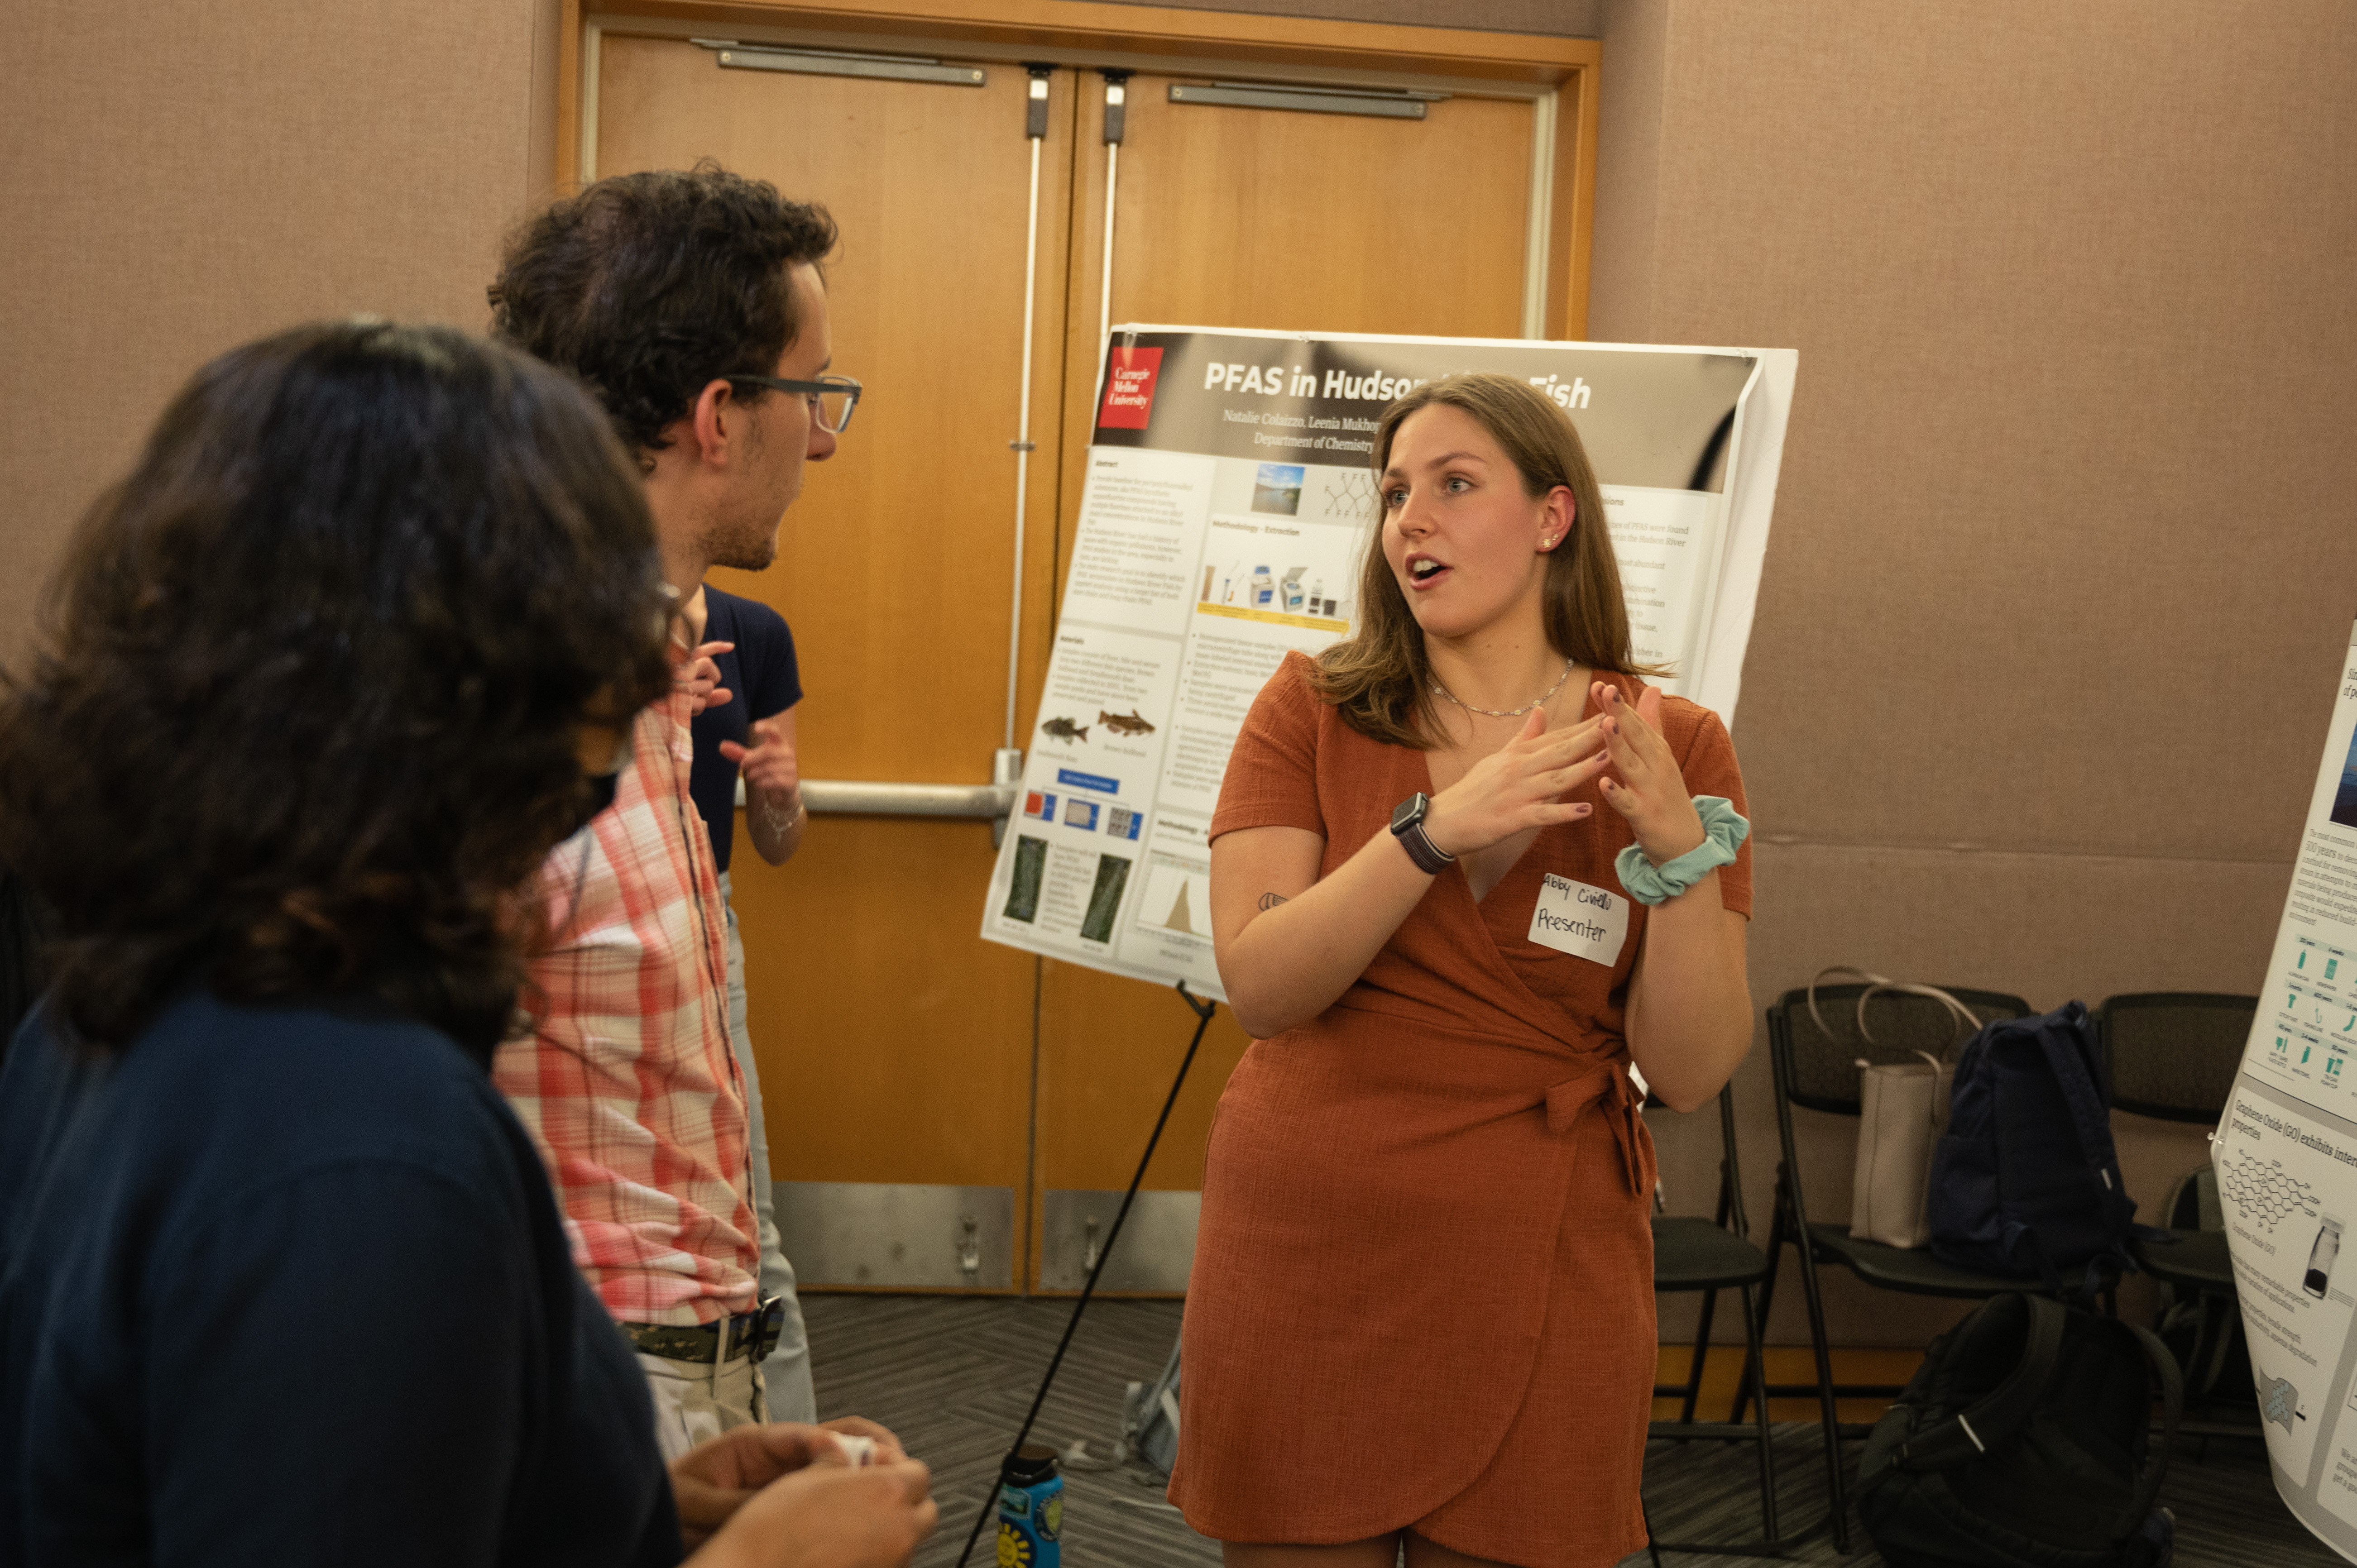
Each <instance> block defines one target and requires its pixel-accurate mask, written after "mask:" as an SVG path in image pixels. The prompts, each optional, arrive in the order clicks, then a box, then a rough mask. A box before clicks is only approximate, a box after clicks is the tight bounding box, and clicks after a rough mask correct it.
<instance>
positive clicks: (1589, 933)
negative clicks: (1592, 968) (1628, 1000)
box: [1531, 871, 1629, 969]
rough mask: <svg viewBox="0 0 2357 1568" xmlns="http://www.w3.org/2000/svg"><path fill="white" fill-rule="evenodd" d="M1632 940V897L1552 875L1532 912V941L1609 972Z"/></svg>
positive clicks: (1549, 873) (1548, 875) (1548, 877)
mask: <svg viewBox="0 0 2357 1568" xmlns="http://www.w3.org/2000/svg"><path fill="white" fill-rule="evenodd" d="M1531 940H1533V941H1534V942H1536V943H1538V944H1539V945H1540V946H1541V947H1547V948H1553V949H1555V951H1557V952H1567V953H1569V954H1570V955H1571V956H1572V957H1574V958H1584V959H1588V960H1591V961H1594V962H1597V963H1600V964H1603V965H1604V966H1605V967H1606V968H1608V969H1609V968H1610V967H1611V966H1612V965H1613V964H1614V963H1616V962H1618V961H1620V944H1621V943H1622V942H1625V941H1627V940H1629V896H1628V895H1627V894H1625V893H1607V892H1606V891H1604V889H1603V888H1601V887H1590V886H1588V885H1587V883H1585V882H1574V881H1572V880H1571V879H1570V878H1569V877H1567V876H1557V875H1555V873H1554V872H1552V871H1550V872H1548V873H1547V874H1546V880H1545V881H1544V883H1542V884H1541V885H1540V887H1539V904H1538V908H1535V909H1534V910H1532V911H1531Z"/></svg>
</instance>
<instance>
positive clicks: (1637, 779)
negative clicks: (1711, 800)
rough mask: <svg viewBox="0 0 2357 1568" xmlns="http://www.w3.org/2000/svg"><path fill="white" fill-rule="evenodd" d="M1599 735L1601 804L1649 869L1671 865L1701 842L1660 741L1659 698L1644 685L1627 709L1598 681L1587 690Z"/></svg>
mask: <svg viewBox="0 0 2357 1568" xmlns="http://www.w3.org/2000/svg"><path fill="white" fill-rule="evenodd" d="M1590 692H1591V694H1592V695H1593V696H1594V698H1595V702H1596V707H1597V709H1598V714H1599V715H1600V722H1601V724H1602V725H1603V730H1604V742H1605V751H1604V755H1606V756H1608V757H1610V758H1611V761H1612V768H1611V771H1610V772H1609V773H1607V774H1606V775H1605V776H1604V777H1603V778H1602V779H1598V781H1597V789H1598V792H1599V793H1601V794H1602V795H1603V797H1604V803H1605V804H1606V805H1608V806H1610V807H1611V808H1612V809H1613V810H1614V811H1618V812H1620V815H1621V816H1623V817H1624V818H1626V819H1627V820H1628V822H1629V826H1630V828H1631V831H1632V832H1635V833H1636V835H1637V847H1638V848H1639V849H1641V850H1643V851H1644V852H1645V858H1646V859H1648V860H1650V861H1652V863H1653V864H1654V865H1664V864H1666V863H1668V862H1670V861H1673V860H1675V859H1676V858H1677V857H1678V856H1680V855H1682V854H1685V853H1686V851H1688V850H1690V849H1694V848H1695V847H1696V846H1698V845H1699V844H1700V843H1702V841H1703V831H1702V815H1701V813H1700V812H1698V811H1695V804H1694V797H1693V796H1692V795H1691V794H1689V793H1688V792H1687V790H1686V780H1685V775H1684V774H1683V773H1681V772H1680V771H1679V770H1678V759H1677V758H1676V757H1673V756H1671V755H1670V744H1669V742H1668V741H1666V740H1663V738H1662V693H1661V692H1660V690H1659V689H1658V688H1655V687H1652V686H1648V687H1646V688H1645V689H1644V691H1643V692H1641V693H1639V694H1638V697H1637V705H1636V706H1635V707H1633V708H1632V707H1631V706H1630V705H1629V701H1628V699H1627V698H1625V697H1623V696H1622V695H1621V694H1620V688H1619V687H1618V686H1615V685H1612V684H1610V683H1609V682H1603V681H1598V682H1596V684H1595V685H1594V686H1593V687H1592V688H1590Z"/></svg>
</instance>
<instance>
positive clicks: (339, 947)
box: [0, 319, 933, 1568]
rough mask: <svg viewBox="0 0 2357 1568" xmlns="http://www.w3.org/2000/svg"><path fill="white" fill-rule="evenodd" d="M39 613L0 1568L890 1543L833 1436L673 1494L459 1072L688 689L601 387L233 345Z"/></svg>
mask: <svg viewBox="0 0 2357 1568" xmlns="http://www.w3.org/2000/svg"><path fill="white" fill-rule="evenodd" d="M48 604H49V609H48V616H47V618H46V623H45V626H46V629H45V633H44V638H43V640H42V642H41V644H40V646H39V647H38V650H36V652H35V653H34V654H33V655H32V656H31V658H30V659H29V660H28V661H27V663H26V664H25V665H23V666H22V667H20V668H19V669H18V670H17V671H15V672H14V673H12V674H11V675H10V676H9V677H8V679H7V681H6V685H5V695H0V858H5V861H6V862H7V864H9V865H12V866H14V867H15V868H16V869H17V870H18V871H19V872H20V873H21V874H22V875H24V876H25V878H26V879H27V882H28V883H29V884H30V885H31V886H32V887H33V888H34V889H35V890H36V891H37V892H38V894H39V895H40V896H41V897H43V898H44V899H46V900H47V902H48V905H49V906H50V907H51V908H53V910H54V912H55V919H56V924H57V939H56V940H55V941H54V943H53V944H52V945H51V947H50V949H49V951H48V959H49V972H50V975H51V985H50V989H49V991H48V993H47V995H46V996H45V997H44V998H43V1000H42V1001H41V1002H40V1003H39V1004H38V1005H37V1007H36V1009H35V1011H34V1012H33V1014H32V1015H30V1017H28V1019H27V1022H26V1024H25V1026H24V1028H23V1029H22V1031H21V1032H20V1034H19V1035H18V1036H17V1039H16V1045H15V1047H14V1048H13V1049H12V1050H11V1051H10V1053H9V1055H8V1058H7V1063H6V1067H5V1071H0V1563H28V1564H29V1563H89V1562H109V1563H155V1562H170V1563H223V1564H227V1563H261V1562H267V1563H337V1564H366V1563H421V1562H434V1563H522V1562H527V1561H529V1562H534V1563H539V1562H564V1563H576V1564H625V1563H630V1564H637V1563H673V1562H676V1561H678V1560H679V1558H680V1556H681V1553H682V1551H683V1538H682V1530H683V1522H684V1524H685V1526H686V1528H688V1529H690V1530H694V1532H695V1533H696V1535H697V1536H698V1537H699V1539H700V1538H702V1537H703V1536H705V1534H707V1533H710V1540H709V1541H708V1542H707V1543H706V1544H705V1545H704V1546H703V1549H702V1550H700V1551H699V1552H698V1553H697V1557H696V1561H697V1562H698V1563H706V1564H711V1565H714V1568H718V1565H723V1564H733V1563H747V1562H755V1561H758V1562H763V1563H793V1564H798V1565H800V1568H887V1565H890V1564H899V1563H906V1562H907V1561H908V1558H909V1552H911V1551H913V1549H914V1546H915V1544H916V1542H917V1541H919V1540H920V1539H921V1537H922V1536H923V1534H924V1533H925V1532H926V1531H927V1530H930V1529H931V1524H932V1520H933V1506H932V1504H931V1501H930V1500H929V1499H928V1498H927V1496H926V1491H927V1481H926V1475H925V1471H924V1467H923V1466H921V1465H918V1464H915V1463H913V1462H909V1461H907V1460H905V1459H903V1458H902V1457H901V1456H900V1455H899V1451H898V1446H897V1444H892V1443H891V1442H890V1441H889V1434H881V1432H880V1429H878V1428H874V1427H872V1426H868V1425H866V1423H838V1429H839V1430H840V1429H846V1428H847V1429H848V1430H850V1431H852V1432H854V1433H856V1434H860V1435H866V1436H871V1437H876V1438H877V1441H878V1443H879V1444H880V1446H881V1448H882V1451H883V1455H884V1457H885V1459H886V1461H887V1462H886V1463H884V1464H882V1465H880V1466H873V1467H868V1468H854V1467H851V1466H848V1465H846V1464H845V1463H843V1459H844V1457H845V1449H844V1446H843V1445H842V1444H840V1443H838V1442H837V1440H836V1437H835V1435H834V1434H833V1433H830V1432H827V1431H825V1430H823V1429H820V1428H817V1427H813V1426H793V1425H779V1426H774V1427H749V1428H746V1429H744V1430H743V1431H741V1432H738V1433H735V1434H730V1435H729V1436H727V1437H726V1438H723V1439H720V1440H718V1441H716V1443H713V1444H708V1445H706V1446H705V1447H703V1448H700V1449H697V1450H695V1451H694V1452H693V1453H690V1454H687V1455H683V1456H681V1457H680V1458H679V1459H678V1460H677V1461H676V1462H675V1463H674V1464H673V1466H672V1468H671V1474H670V1477H669V1484H668V1485H667V1484H666V1477H665V1473H664V1469H663V1466H662V1460H661V1458H660V1457H659V1455H658V1450H657V1446H656V1444H655V1443H654V1440H653V1437H652V1435H651V1430H650V1428H651V1411H650V1408H649V1402H648V1396H647V1393H646V1390H645V1384H644V1381H643V1380H642V1379H641V1378H640V1376H639V1374H638V1372H637V1369H636V1368H635V1366H634V1364H633V1361H632V1358H631V1354H630V1348H629V1347H628V1345H627V1344H626V1343H625V1342H624V1341H623V1339H622V1337H620V1336H619V1335H617V1334H616V1333H615V1332H614V1330H613V1328H612V1327H611V1326H610V1323H609V1321H608V1316H607V1315H606V1313H605V1311H604V1309H603V1307H602V1305H600V1304H599V1303H598V1302H597V1299H596V1298H595V1296H594V1295H592V1294H591V1293H590V1292H589V1290H588V1289H587V1285H586V1284H585V1283H584V1281H583V1280H582V1279H581V1277H580V1275H579V1274H578V1273H577V1272H576V1269H575V1267H574V1265H573V1262H572V1259H571V1256H570V1252H569V1249H568V1247H567V1244H566V1240H565V1234H564V1230H563V1223H562V1219H561V1218H560V1216H559V1213H558V1209H557V1207H556V1203H555V1200H554V1196H553V1194H552V1192H551V1190H550V1187H549V1184H548V1181H547V1179H546V1177H545V1176H544V1173H543V1169H542V1164H541V1161H540V1158H539V1156H538V1155H537V1153H536V1152H535V1150H534V1149H533V1144H532V1142H531V1140H530V1138H529V1137H528V1136H527V1134H526V1133H525V1132H524V1129H523V1128H522V1125H521V1124H520V1123H519V1122H517V1120H516V1118H515V1116H514V1115H513V1114H512V1113H511V1112H510V1110H509V1109H508V1107H507V1106H506V1104H505V1103H504V1102H503V1101H502V1100H501V1098H500V1095H499V1094H498V1093H497V1091H496V1090H494V1088H493V1087H492V1084H491V1081H490V1072H489V1068H490V1059H491V1056H492V1052H493V1050H494V1047H496V1046H497V1044H498V1042H499V1041H500V1037H501V1036H502V1035H504V1034H505V1033H506V1031H507V1028H508V1026H509V1020H510V1017H511V1013H512V1011H513V1009H514V1007H515V1005H516V1001H517V996H518V988H519V984H520V983H521V982H522V981H523V980H524V978H525V974H526V963H527V958H528V954H529V952H530V950H531V947H532V945H533V943H534V942H535V941H536V940H543V939H544V936H545V926H544V918H545V917H544V913H543V912H542V911H541V910H540V909H539V908H537V907H536V899H535V897H533V895H532V894H531V893H530V892H529V891H528V888H529V885H530V882H531V879H532V878H533V875H534V874H535V872H536V871H537V870H538V869H539V868H540V867H542V866H543V865H544V863H545V861H546V857H547V856H548V854H549V852H550V850H551V848H552V846H554V845H556V844H557V843H560V842H561V841H565V840H567V839H568V838H569V837H570V838H572V839H573V841H574V842H576V843H580V842H583V841H582V840H581V838H580V836H579V835H578V833H577V830H578V828H579V827H580V825H581V823H582V822H584V821H585V820H586V819H587V818H588V817H589V816H590V815H592V814H593V813H595V812H596V811H597V809H598V806H599V803H600V801H601V800H602V799H603V798H604V796H605V793H606V791H607V789H609V788H610V771H609V770H610V769H612V768H615V767H616V766H617V764H618V762H619V749H618V748H619V743H620V741H621V738H622V736H623V735H624V734H625V733H626V729H625V720H626V718H627V715H630V714H634V713H636V712H638V711H639V710H640V709H641V708H642V707H643V706H644V705H645V704H646V703H649V702H651V701H654V700H657V699H659V698H661V697H662V695H663V694H664V693H667V692H669V691H670V690H671V689H672V686H673V670H672V665H671V663H670V660H668V658H667V650H666V648H665V645H664V631H663V628H664V625H665V622H666V619H667V604H666V600H665V596H664V595H663V593H662V582H661V579H660V576H659V573H658V562H657V554H656V551H655V547H654V540H653V536H652V531H651V524H650V522H649V520H648V516H647V511H646V503H645V499H644V497H643V494H642V493H641V489H640V486H639V484H638V483H637V482H636V480H635V478H634V476H633V475H632V473H631V471H630V463H629V461H628V458H627V456H625V454H624V453H623V451H622V450H621V449H620V447H619V446H618V445H617V444H616V442H615V441H614V439H613V437H612V435H611V434H610V433H609V432H608V430H607V429H606V428H605V426H604V423H603V421H602V420H601V419H600V417H599V416H598V413H597V410H596V409H595V407H594V406H593V405H592V404H591V403H590V402H589V401H588V400H587V398H586V397H584V396H583V395H582V394H581V392H579V390H578V389H577V388H576V387H575V386H574V385H573V384H572V383H571V382H570V381H567V380H566V379H565V378H564V377H562V376H560V375H558V374H557V373H555V372H554V371H550V370H548V369H546V368H545V367H543V366H540V365H538V364H535V363H534V362H533V361H532V360H529V359H527V358H526V357H524V356H522V355H520V354H517V353H514V352H512V351H511V350H509V349H503V348H500V347H498V346H495V345H490V344H485V343H481V342H479V341H477V340H475V339H472V338H468V337H466V336H465V335H463V334H461V333H458V332H455V331H451V330H449V329H447V328H408V327H398V326H393V325H389V324H387V323H384V322H381V321H372V320H366V319H361V320H354V321H346V322H336V323H327V324H322V325H317V326H311V327H305V328H296V329H295V330H292V331H288V332H285V333H283V334H281V335H279V336H277V337H274V338H267V339H264V340H263V341H261V342H258V343H254V344H252V345H249V346H247V347H245V348H242V349H236V350H233V351H231V353H228V354H226V355H224V356H222V357H221V359H219V360H215V361H213V362H212V363H211V364H210V365H208V366H206V367H205V368H204V369H203V370H202V371H199V373H198V375H197V376H196V378H195V379H194V381H191V382H190V383H189V384H188V386H187V387H186V388H185V389H184V390H183V391H182V392H180V393H179V394H178V397H177V398H176V399H175V400H174V401H173V403H172V404H171V405H170V407H169V408H168V409H167V411H166V412H165V413H164V415H163V417H162V420H161V422H160V423H159V424H157V426H156V429H155V431H154V433H153V434H152V435H151V436H150V437H149V439H148V442H147V445H146V447H145V451H144V453H143V454H142V456H140V458H139V460H138V463H137V465H136V467H135V469H134V471H133V472H132V473H131V475H130V476H129V477H128V478H126V479H125V480H124V481H123V482H122V483H121V484H120V485H118V486H116V487H115V488H114V489H112V490H111V491H109V492H108V493H107V494H106V495H105V496H104V497H102V499H100V500H99V502H98V503H97V504H96V505H95V507H94V508H93V509H92V510H91V512H90V513H89V514H88V516H87V517H86V518H85V519H84V521H83V522H82V524H81V529H80V531H79V532H78V534H77V536H76V538H75V541H74V543H73V545H72V548H71V551H70V554H69V556H68V558H67V559H66V561H65V563H64V564H63V567H62V569H61V571H60V573H59V576H58V577H57V579H56V580H55V582H54V584H53V585H52V589H51V594H50V597H49V601H48ZM599 776H604V778H605V780H606V782H605V784H604V785H603V786H601V783H600V777H599ZM714 1532H716V1533H714Z"/></svg>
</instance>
